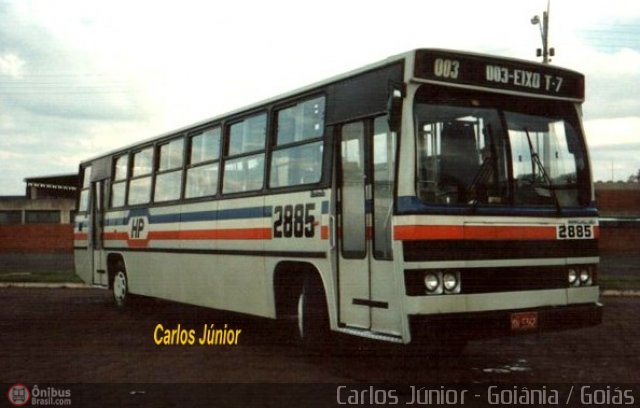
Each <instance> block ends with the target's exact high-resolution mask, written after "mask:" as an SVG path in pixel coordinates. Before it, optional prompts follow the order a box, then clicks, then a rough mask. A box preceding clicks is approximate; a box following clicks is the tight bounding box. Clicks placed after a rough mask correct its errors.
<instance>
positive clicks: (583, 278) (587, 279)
mask: <svg viewBox="0 0 640 408" xmlns="http://www.w3.org/2000/svg"><path fill="white" fill-rule="evenodd" d="M580 283H581V284H583V285H588V284H589V283H591V273H590V272H589V270H588V269H582V270H581V271H580Z"/></svg>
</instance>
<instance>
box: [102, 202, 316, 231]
mask: <svg viewBox="0 0 640 408" xmlns="http://www.w3.org/2000/svg"><path fill="white" fill-rule="evenodd" d="M321 212H322V214H328V213H329V201H323V202H322V205H321ZM272 214H273V207H272V206H262V207H247V208H230V209H224V210H215V211H195V212H184V213H171V214H149V209H148V208H134V209H132V210H130V211H129V215H127V216H124V217H113V218H106V219H105V226H118V225H128V224H129V220H130V219H131V218H132V217H147V218H148V219H149V223H151V224H171V223H177V222H197V221H217V220H239V219H256V218H271V217H272Z"/></svg>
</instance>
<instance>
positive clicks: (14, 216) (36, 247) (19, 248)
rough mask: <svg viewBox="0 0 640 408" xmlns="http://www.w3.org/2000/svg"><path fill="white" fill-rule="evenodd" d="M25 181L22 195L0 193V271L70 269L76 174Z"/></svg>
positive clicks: (71, 262)
mask: <svg viewBox="0 0 640 408" xmlns="http://www.w3.org/2000/svg"><path fill="white" fill-rule="evenodd" d="M25 182H26V193H25V195H24V196H4V197H2V196H0V272H32V271H60V270H73V227H72V222H73V214H74V212H75V206H76V198H75V196H76V189H77V187H76V186H77V183H78V176H77V175H75V174H71V175H61V176H48V177H34V178H28V179H25Z"/></svg>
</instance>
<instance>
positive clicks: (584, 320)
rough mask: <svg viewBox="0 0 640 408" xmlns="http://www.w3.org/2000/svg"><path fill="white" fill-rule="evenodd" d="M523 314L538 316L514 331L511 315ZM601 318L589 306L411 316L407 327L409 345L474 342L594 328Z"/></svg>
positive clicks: (600, 308)
mask: <svg viewBox="0 0 640 408" xmlns="http://www.w3.org/2000/svg"><path fill="white" fill-rule="evenodd" d="M523 313H534V314H535V315H536V316H537V324H536V327H535V328H526V329H520V330H514V329H513V328H512V317H513V315H514V314H523ZM602 315H603V306H602V304H600V303H588V304H573V305H567V306H552V307H537V308H527V309H517V310H499V311H490V312H471V313H449V314H436V315H412V316H409V324H410V327H411V337H412V341H416V340H418V341H419V340H425V339H437V338H441V339H442V338H454V337H455V338H457V339H467V340H473V339H482V338H491V337H503V336H510V335H515V334H526V333H537V332H542V331H560V330H568V329H577V328H581V327H589V326H595V325H598V324H600V323H601V322H602Z"/></svg>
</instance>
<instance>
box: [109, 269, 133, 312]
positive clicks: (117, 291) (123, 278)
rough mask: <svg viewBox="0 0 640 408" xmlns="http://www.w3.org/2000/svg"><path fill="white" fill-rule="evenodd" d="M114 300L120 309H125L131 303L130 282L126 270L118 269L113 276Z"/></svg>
mask: <svg viewBox="0 0 640 408" xmlns="http://www.w3.org/2000/svg"><path fill="white" fill-rule="evenodd" d="M111 289H112V293H113V300H114V303H115V305H116V306H117V307H118V308H124V307H125V306H126V305H127V304H128V303H129V298H130V295H129V281H128V280H127V274H126V272H125V271H124V269H118V270H117V271H116V273H115V275H114V276H113V284H112V285H111Z"/></svg>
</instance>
